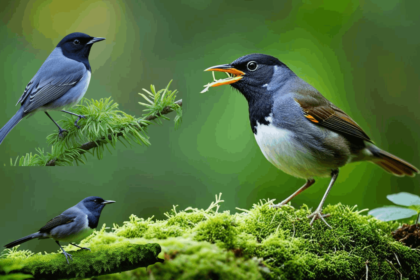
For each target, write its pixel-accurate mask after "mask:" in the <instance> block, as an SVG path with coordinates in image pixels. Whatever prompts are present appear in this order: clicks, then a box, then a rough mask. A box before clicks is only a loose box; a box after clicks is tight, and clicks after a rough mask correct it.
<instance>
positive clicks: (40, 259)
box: [0, 227, 161, 279]
mask: <svg viewBox="0 0 420 280" xmlns="http://www.w3.org/2000/svg"><path fill="white" fill-rule="evenodd" d="M81 245H82V246H84V247H88V248H90V249H91V251H87V250H79V249H78V248H76V247H74V246H70V245H69V246H66V247H65V248H64V249H65V250H66V251H67V252H68V253H70V254H71V255H72V258H73V260H70V263H69V264H67V263H66V259H65V257H64V256H63V255H62V254H60V253H50V254H47V253H45V254H42V253H38V254H30V253H28V251H19V250H17V248H16V247H15V248H13V249H6V250H5V251H6V253H5V254H4V255H3V258H2V259H1V260H0V274H4V273H5V272H8V271H5V269H4V268H5V267H6V268H7V267H11V266H14V265H16V264H20V265H21V266H22V267H20V268H16V269H12V270H13V271H18V272H19V273H29V274H32V275H34V276H35V278H37V279H67V278H74V277H86V276H92V275H101V274H108V273H115V272H121V271H125V270H131V269H135V268H138V267H145V266H148V265H150V264H154V263H156V262H157V261H159V260H158V259H157V256H158V254H159V253H160V252H161V248H160V246H159V245H158V244H156V243H149V242H148V243H147V242H144V241H142V240H138V239H128V238H124V237H121V236H116V235H115V234H113V233H107V232H105V227H103V228H102V230H100V231H97V232H95V233H94V234H93V235H91V236H89V237H88V238H86V239H85V240H83V242H82V243H81ZM22 252H23V253H22ZM2 272H3V273H2Z"/></svg>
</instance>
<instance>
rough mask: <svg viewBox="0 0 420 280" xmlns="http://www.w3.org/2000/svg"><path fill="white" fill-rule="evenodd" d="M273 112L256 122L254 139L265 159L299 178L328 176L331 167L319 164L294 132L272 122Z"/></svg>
mask: <svg viewBox="0 0 420 280" xmlns="http://www.w3.org/2000/svg"><path fill="white" fill-rule="evenodd" d="M272 118H273V114H272V113H271V114H270V115H269V116H268V117H266V118H265V119H266V120H267V122H268V125H266V124H260V123H259V122H257V125H256V127H255V130H254V131H255V134H254V135H255V139H256V141H257V143H258V146H259V147H260V149H261V151H262V153H263V154H264V156H265V157H266V158H267V160H268V161H269V162H270V163H272V164H273V165H274V166H276V167H277V168H278V169H280V170H282V171H283V172H285V173H287V174H290V175H292V176H295V177H299V178H304V179H308V178H313V177H315V176H320V177H324V176H328V175H329V174H330V172H331V169H329V168H325V167H323V166H321V165H320V164H319V163H318V162H317V159H316V157H315V156H314V155H313V154H312V152H311V151H310V150H309V149H308V148H307V147H305V146H304V145H302V144H301V143H299V141H298V140H297V139H296V138H295V132H293V131H291V130H289V129H286V128H281V127H279V126H276V125H274V124H273V119H272Z"/></svg>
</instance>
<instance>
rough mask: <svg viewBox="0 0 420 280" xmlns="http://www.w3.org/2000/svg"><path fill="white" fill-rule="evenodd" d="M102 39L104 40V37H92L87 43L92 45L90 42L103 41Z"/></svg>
mask: <svg viewBox="0 0 420 280" xmlns="http://www.w3.org/2000/svg"><path fill="white" fill-rule="evenodd" d="M103 40H105V38H101V37H93V38H92V39H91V40H90V41H89V42H88V43H87V44H88V45H92V44H95V43H97V42H100V41H103Z"/></svg>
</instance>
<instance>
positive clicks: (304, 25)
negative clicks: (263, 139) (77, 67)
mask: <svg viewBox="0 0 420 280" xmlns="http://www.w3.org/2000/svg"><path fill="white" fill-rule="evenodd" d="M419 9H420V2H415V1H412V2H410V3H408V2H403V1H398V0H394V1H382V0H374V1H347V0H342V1H336V0H330V1H298V0H296V1H269V2H267V3H265V4H264V2H261V1H222V0H212V1H209V0H205V1H203V0H181V1H138V0H135V1H134V0H132V1H129V0H127V1H122V0H120V1H117V0H113V1H82V0H74V1H51V0H49V1H45V0H39V1H38V0H37V1H34V0H30V1H1V3H0V15H1V17H0V18H1V21H0V22H1V26H0V61H1V65H2V68H1V72H2V73H1V78H0V88H1V89H2V93H1V96H2V102H0V126H2V125H4V124H5V123H6V122H7V120H8V119H9V118H10V117H12V115H13V114H14V113H15V112H16V110H17V109H18V107H15V106H14V104H16V102H17V100H18V99H19V97H20V95H21V94H22V92H23V90H24V88H25V86H26V84H27V83H28V82H29V81H30V79H31V78H32V77H33V75H34V74H35V73H36V71H37V70H38V68H39V67H40V66H41V64H42V63H43V61H44V60H45V59H46V58H47V56H48V55H49V53H50V52H51V51H52V50H53V48H54V47H55V45H56V44H57V43H58V42H59V41H60V40H61V39H62V37H64V36H65V35H67V34H68V33H71V32H75V31H79V32H85V33H88V34H89V35H92V36H99V37H106V38H107V40H106V41H105V42H101V43H99V44H96V45H95V46H94V47H93V49H92V51H91V55H90V62H91V66H92V71H93V74H92V80H91V84H90V88H89V90H88V92H87V94H86V97H87V98H94V99H99V98H102V97H108V96H112V97H113V98H114V100H115V101H116V102H117V103H119V104H120V109H122V110H123V111H125V112H127V113H130V114H133V115H137V116H139V115H140V114H141V110H142V108H141V106H140V105H138V103H137V102H139V101H141V98H140V96H139V95H138V94H137V93H138V92H140V91H141V89H142V88H147V87H149V85H150V84H155V85H156V86H157V87H158V88H162V87H164V86H166V84H167V83H168V81H169V80H171V79H174V82H173V83H172V88H174V89H178V90H179V98H182V99H183V100H184V122H183V124H182V125H181V127H180V129H178V130H174V127H173V123H172V122H165V123H164V124H163V125H160V126H151V127H150V129H149V132H150V137H151V142H152V146H151V147H148V148H146V147H139V146H133V147H132V148H126V147H124V146H123V145H118V147H117V150H116V151H115V152H113V153H112V154H109V153H108V152H107V153H106V155H105V158H104V159H103V160H97V159H96V158H93V157H89V160H88V163H87V164H86V165H85V166H82V167H69V168H67V167H66V168H59V167H52V168H11V167H2V168H1V169H0V178H1V183H0V184H1V193H0V221H1V225H0V237H1V238H0V245H2V244H6V243H7V242H10V241H12V240H14V239H16V238H19V237H21V236H23V235H26V234H30V233H32V232H35V231H37V230H38V229H39V228H40V227H41V226H43V224H44V223H45V222H46V221H48V220H49V219H50V218H52V217H54V216H55V215H57V214H60V213H61V211H63V210H64V209H66V208H67V207H70V206H72V205H74V204H76V203H77V202H78V201H79V200H81V199H82V198H84V197H86V196H90V195H98V196H102V197H103V198H105V199H113V200H116V201H117V203H116V204H113V205H110V206H108V207H106V209H105V210H104V212H103V215H102V217H101V221H100V224H102V223H106V224H107V225H108V226H112V223H113V222H115V223H122V222H123V221H124V220H127V219H128V216H129V215H130V214H136V215H138V216H140V217H148V216H152V215H154V216H155V217H156V218H162V217H163V213H164V212H166V211H168V210H170V208H171V207H172V205H179V208H181V209H184V208H186V207H187V206H193V207H200V208H204V207H207V206H208V204H209V203H210V202H211V201H212V200H213V199H214V195H215V194H217V193H219V192H222V193H223V196H222V198H224V199H225V201H226V202H225V203H224V205H223V208H222V210H227V209H228V210H231V211H235V207H240V208H249V207H251V206H252V204H253V203H256V202H258V201H259V200H260V199H263V198H277V201H280V200H282V199H284V198H285V197H286V196H288V195H290V194H291V193H292V192H294V191H295V190H296V189H297V188H299V187H300V186H301V185H302V184H303V183H304V181H303V180H299V179H296V178H293V177H291V176H288V175H286V174H284V173H282V172H281V171H279V170H277V169H276V168H275V167H273V166H272V165H271V164H270V163H269V162H268V161H267V160H266V159H265V158H264V156H263V155H262V153H261V152H260V150H259V148H258V146H257V144H256V142H255V140H254V136H253V134H252V132H251V129H250V125H249V119H248V108H247V103H246V101H245V99H244V98H243V97H242V96H241V95H240V94H239V93H237V92H236V91H233V90H232V89H231V88H230V87H228V86H225V87H220V88H214V89H211V90H210V91H209V92H207V93H205V94H199V92H200V91H201V90H202V89H203V85H204V84H206V83H208V82H210V81H211V80H212V78H211V74H209V73H204V72H203V69H205V68H207V67H209V66H213V65H217V64H222V63H228V62H231V61H233V60H235V59H236V58H238V57H240V56H242V55H245V54H249V53H256V52H258V53H266V54H270V55H273V56H276V57H278V58H279V59H280V60H282V61H283V62H284V63H286V64H287V65H288V66H289V67H290V68H291V69H292V70H293V71H295V72H296V73H297V74H298V75H299V76H301V77H302V78H304V79H305V80H306V81H308V82H309V83H311V84H312V85H313V86H315V87H316V88H317V89H318V90H319V91H320V92H321V93H323V94H324V95H325V96H326V97H327V98H328V99H329V100H331V101H332V102H333V103H335V104H336V105H337V106H339V107H341V108H342V109H343V110H344V111H346V112H347V113H348V114H349V115H351V116H352V117H353V118H354V120H355V121H357V122H358V123H359V124H360V125H361V126H362V127H363V128H364V130H365V131H366V132H367V133H368V135H370V136H371V138H372V139H374V141H375V142H376V144H377V145H378V146H379V147H381V148H383V149H385V150H387V151H390V152H392V153H394V154H396V155H398V156H400V157H402V158H403V159H405V160H407V161H409V162H411V163H413V164H414V165H416V166H417V167H420V158H419V150H420V145H419V144H418V140H419V139H420V130H419V125H420V111H419V104H420V95H419V76H420V63H419V62H420V56H419V55H418V50H419V46H420V36H418V34H419V32H418V30H419V28H420V17H419V16H418V10H419ZM51 114H52V116H53V117H54V118H55V119H60V118H62V114H61V113H58V112H52V113H51ZM172 116H173V115H172ZM55 129H56V128H55V126H54V124H53V123H52V122H51V121H50V120H49V119H48V118H47V117H46V116H45V115H44V114H42V113H38V114H36V115H35V116H33V117H31V118H29V119H25V120H24V121H22V122H21V123H20V124H19V125H18V126H17V127H16V128H15V129H14V130H13V131H12V132H11V133H10V134H9V136H8V137H7V138H6V140H5V141H4V143H3V144H2V145H1V146H0V163H1V166H3V165H5V166H8V165H9V161H10V158H11V157H13V158H15V157H17V156H19V155H24V154H25V153H26V152H33V151H34V149H35V148H36V147H42V148H45V149H46V150H49V149H50V148H49V147H48V146H47V144H46V141H45V138H46V136H47V135H48V134H50V133H51V132H53V131H55ZM328 182H329V179H319V180H318V181H317V184H316V185H315V186H313V187H311V188H310V189H308V190H307V191H305V192H304V193H302V194H301V195H299V196H298V197H297V198H296V199H294V201H293V205H294V206H299V205H301V204H303V203H306V204H308V205H310V206H311V207H313V208H315V207H316V206H317V205H318V203H319V201H320V199H321V197H322V195H323V193H324V191H325V189H326V186H327V184H328ZM400 191H407V192H412V193H416V194H418V193H419V192H420V176H418V177H416V178H397V177H393V176H391V175H389V174H388V173H386V172H384V171H382V170H381V169H380V168H379V167H376V166H374V165H373V164H369V163H358V164H351V165H349V166H346V167H345V168H342V170H341V173H340V176H339V178H338V182H337V183H336V185H335V187H334V188H333V189H332V191H331V193H330V195H329V197H328V199H327V204H328V203H338V202H342V203H345V204H349V205H355V204H357V205H358V206H359V209H363V208H370V209H372V208H375V207H378V206H381V205H384V204H390V203H389V202H388V201H387V200H386V195H387V194H390V193H396V192H400ZM21 248H25V249H26V248H28V249H31V250H35V251H51V250H57V249H58V248H57V246H56V244H54V242H52V241H49V242H47V241H41V242H38V241H32V242H28V243H26V244H24V245H23V246H22V247H21Z"/></svg>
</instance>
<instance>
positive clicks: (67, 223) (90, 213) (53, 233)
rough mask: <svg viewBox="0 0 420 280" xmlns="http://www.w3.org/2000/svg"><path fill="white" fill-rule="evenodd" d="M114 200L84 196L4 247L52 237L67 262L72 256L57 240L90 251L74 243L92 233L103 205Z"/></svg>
mask: <svg viewBox="0 0 420 280" xmlns="http://www.w3.org/2000/svg"><path fill="white" fill-rule="evenodd" d="M114 202H115V201H112V200H104V199H102V198H100V197H98V196H89V197H86V198H85V199H83V200H82V201H80V202H79V203H78V204H76V205H75V206H73V207H71V208H69V209H67V210H66V211H64V212H63V213H61V214H60V215H58V216H57V217H55V218H54V219H52V220H50V221H49V222H48V223H47V224H46V225H45V226H43V227H42V228H41V229H40V230H39V231H37V232H35V233H33V234H30V235H28V236H25V237H23V238H20V239H18V240H16V241H13V242H10V243H9V244H7V245H5V246H4V247H6V248H13V247H15V246H17V245H19V244H22V243H24V242H27V241H29V240H32V239H34V238H38V239H45V238H52V239H54V240H55V242H56V243H57V244H58V246H60V248H61V251H63V254H64V256H65V257H66V260H67V263H69V260H68V258H67V257H69V258H70V259H72V257H71V255H70V254H69V253H67V252H66V251H64V249H63V247H61V245H60V243H59V242H60V241H62V242H68V243H70V244H71V245H73V246H76V247H78V248H81V249H85V250H89V251H90V249H89V248H84V247H80V246H77V245H76V244H74V243H79V242H80V241H81V240H83V239H84V238H86V237H88V236H89V235H90V234H92V232H93V230H94V229H95V228H96V227H97V226H98V223H99V217H100V216H101V212H102V209H104V207H105V205H107V204H110V203H114ZM72 260H73V259H72Z"/></svg>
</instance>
